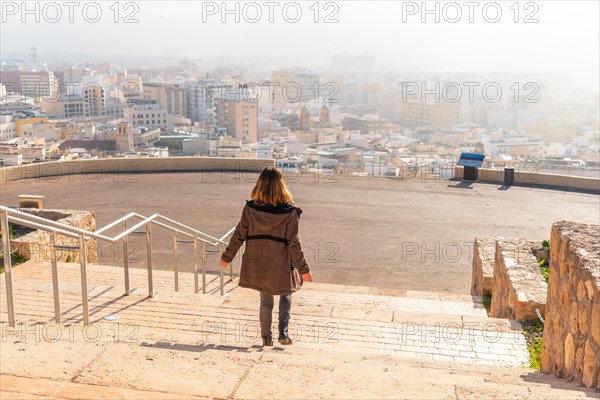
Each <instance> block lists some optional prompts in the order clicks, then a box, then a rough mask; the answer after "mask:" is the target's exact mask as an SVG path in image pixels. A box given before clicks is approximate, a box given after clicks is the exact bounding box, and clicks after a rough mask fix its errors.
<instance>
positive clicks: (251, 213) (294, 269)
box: [221, 200, 310, 294]
mask: <svg viewBox="0 0 600 400" xmlns="http://www.w3.org/2000/svg"><path fill="white" fill-rule="evenodd" d="M301 213H302V210H301V209H300V208H299V207H296V206H294V205H293V204H291V203H285V204H282V205H280V206H279V207H273V206H259V205H257V204H255V203H254V201H252V200H248V201H246V205H245V206H244V210H243V211H242V217H241V218H240V222H239V223H238V225H237V227H236V229H235V232H234V233H233V236H232V237H231V240H230V241H229V246H227V249H226V250H225V252H224V253H223V255H222V256H221V259H222V260H223V261H225V262H228V263H230V262H231V261H232V260H233V258H234V257H235V255H236V253H237V251H238V250H239V248H240V246H241V245H242V244H243V243H244V242H246V250H245V252H244V255H243V257H242V269H241V272H240V280H239V282H238V285H239V286H241V287H245V288H250V289H255V290H258V291H261V292H266V293H271V294H291V293H293V292H295V291H297V290H299V289H300V287H301V286H302V277H301V276H300V274H306V273H308V272H310V267H309V266H308V264H307V262H306V259H305V258H304V253H303V252H302V247H301V245H300V239H299V238H298V222H299V219H300V214H301Z"/></svg>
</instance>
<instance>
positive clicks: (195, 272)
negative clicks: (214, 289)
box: [194, 235, 198, 293]
mask: <svg viewBox="0 0 600 400" xmlns="http://www.w3.org/2000/svg"><path fill="white" fill-rule="evenodd" d="M194 293H198V238H197V237H196V235H194Z"/></svg>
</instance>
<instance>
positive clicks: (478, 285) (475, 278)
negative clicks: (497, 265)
mask: <svg viewBox="0 0 600 400" xmlns="http://www.w3.org/2000/svg"><path fill="white" fill-rule="evenodd" d="M495 254H496V239H495V238H486V239H477V238H476V239H475V244H474V245H473V273H472V275H471V279H472V282H471V294H472V295H473V296H483V294H485V293H491V292H492V286H493V284H494V255H495Z"/></svg>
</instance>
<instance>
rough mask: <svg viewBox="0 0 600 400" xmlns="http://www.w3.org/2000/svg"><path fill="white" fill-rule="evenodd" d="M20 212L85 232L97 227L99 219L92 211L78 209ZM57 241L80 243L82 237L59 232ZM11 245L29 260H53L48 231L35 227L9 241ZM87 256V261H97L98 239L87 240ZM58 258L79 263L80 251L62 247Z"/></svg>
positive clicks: (69, 244) (68, 244)
mask: <svg viewBox="0 0 600 400" xmlns="http://www.w3.org/2000/svg"><path fill="white" fill-rule="evenodd" d="M18 210H19V211H23V212H26V213H28V214H32V215H35V216H36V217H41V218H47V219H50V220H53V221H56V222H60V223H63V224H66V225H71V226H73V227H76V228H80V229H84V230H86V231H91V232H93V231H95V230H96V218H95V216H94V213H93V212H91V211H79V210H37V209H31V208H21V209H18ZM56 244H57V245H59V246H78V245H79V240H78V239H74V238H69V237H65V236H62V235H58V234H57V235H56ZM10 247H11V249H12V250H13V251H15V252H17V253H19V254H21V255H22V256H23V257H25V258H26V259H28V260H35V261H36V262H42V261H50V260H51V258H50V257H51V256H50V254H51V253H50V234H49V233H48V232H45V231H40V230H36V231H34V232H31V233H28V234H27V235H24V236H21V237H19V238H16V239H12V240H11V241H10ZM85 248H86V256H87V257H86V259H87V261H88V262H92V263H93V262H98V246H97V243H96V239H89V240H86V242H85ZM56 256H57V260H58V261H67V259H69V258H70V259H71V261H72V262H79V260H80V254H79V250H69V251H66V250H62V251H57V252H56Z"/></svg>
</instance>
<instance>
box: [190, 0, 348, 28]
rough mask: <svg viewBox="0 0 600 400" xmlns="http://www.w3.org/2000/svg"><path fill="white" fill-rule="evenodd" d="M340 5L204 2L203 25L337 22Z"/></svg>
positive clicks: (314, 2)
mask: <svg viewBox="0 0 600 400" xmlns="http://www.w3.org/2000/svg"><path fill="white" fill-rule="evenodd" d="M339 4H340V3H338V2H334V1H327V2H323V1H312V2H311V1H299V2H296V1H284V2H280V1H262V2H257V1H244V2H241V1H227V2H225V1H221V2H216V1H203V2H202V14H201V21H202V23H209V22H219V23H223V24H225V23H237V24H239V23H242V22H243V23H247V24H256V23H259V22H263V23H264V22H266V23H270V24H273V23H281V22H285V23H289V24H296V23H299V22H302V21H309V22H313V23H315V24H337V23H339V11H340V5H339Z"/></svg>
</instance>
